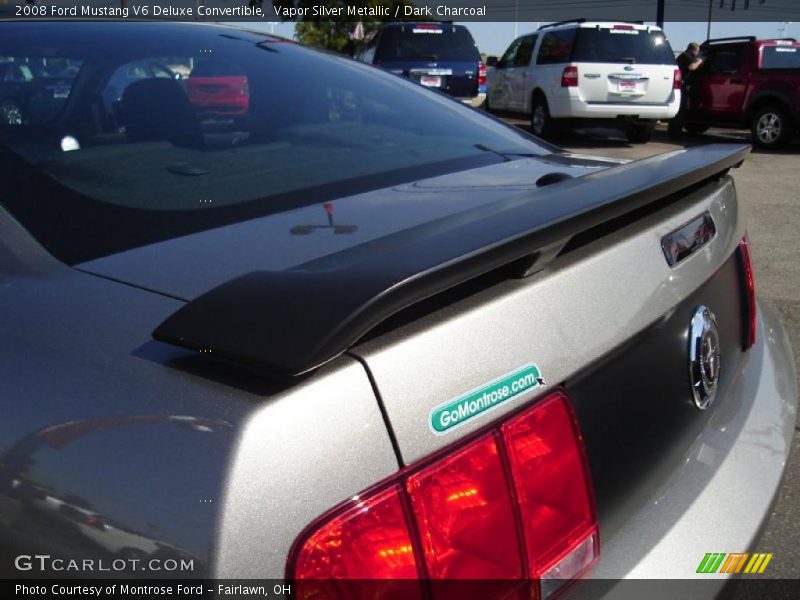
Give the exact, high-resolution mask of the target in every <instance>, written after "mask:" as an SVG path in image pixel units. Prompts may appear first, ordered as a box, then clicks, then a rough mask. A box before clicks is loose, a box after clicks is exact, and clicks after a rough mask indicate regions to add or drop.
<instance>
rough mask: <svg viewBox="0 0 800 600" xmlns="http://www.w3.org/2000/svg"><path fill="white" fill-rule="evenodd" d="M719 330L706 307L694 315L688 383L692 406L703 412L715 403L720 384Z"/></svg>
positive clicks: (690, 341) (690, 335)
mask: <svg viewBox="0 0 800 600" xmlns="http://www.w3.org/2000/svg"><path fill="white" fill-rule="evenodd" d="M719 371H720V351H719V330H718V329H717V319H716V317H714V313H712V312H711V310H710V309H709V308H708V307H706V306H700V307H698V308H697V310H696V311H695V312H694V316H693V317H692V324H691V327H690V330H689V381H691V383H692V397H693V399H694V404H695V406H696V407H697V408H699V409H700V410H705V409H706V408H708V407H709V406H710V405H711V403H712V402H713V401H714V396H715V395H716V393H717V384H718V383H719Z"/></svg>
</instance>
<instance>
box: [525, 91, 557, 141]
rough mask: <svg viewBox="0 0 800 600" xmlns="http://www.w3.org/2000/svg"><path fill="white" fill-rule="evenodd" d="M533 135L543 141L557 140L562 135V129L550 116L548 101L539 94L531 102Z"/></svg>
mask: <svg viewBox="0 0 800 600" xmlns="http://www.w3.org/2000/svg"><path fill="white" fill-rule="evenodd" d="M531 133H533V135H535V136H536V137H539V138H542V139H543V140H552V139H555V138H556V137H557V136H558V134H559V133H561V128H560V127H559V126H558V124H557V123H556V121H555V119H553V118H552V117H551V116H550V109H549V108H548V106H547V100H546V99H545V97H544V96H542V95H538V94H537V95H535V96H534V97H533V101H532V102H531Z"/></svg>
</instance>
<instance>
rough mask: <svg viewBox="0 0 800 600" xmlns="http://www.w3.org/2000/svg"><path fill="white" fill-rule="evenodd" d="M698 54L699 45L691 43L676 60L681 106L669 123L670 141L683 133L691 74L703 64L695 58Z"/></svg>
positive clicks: (701, 60)
mask: <svg viewBox="0 0 800 600" xmlns="http://www.w3.org/2000/svg"><path fill="white" fill-rule="evenodd" d="M698 52H700V45H699V44H696V43H695V42H692V43H690V44H689V45H688V46H686V50H684V51H683V52H681V53H680V54H679V55H678V58H677V62H678V68H679V69H680V70H681V106H680V108H679V109H678V114H677V115H675V117H673V118H672V119H671V120H670V122H669V126H668V133H669V137H671V138H672V139H676V138H679V137H680V136H681V133H682V132H683V120H684V117H685V113H686V102H687V100H688V98H687V96H688V95H689V87H690V86H689V84H690V83H691V79H692V75H693V73H694V72H695V71H697V69H699V68H700V65H702V64H703V59H702V58H699V57H698V56H697V53H698Z"/></svg>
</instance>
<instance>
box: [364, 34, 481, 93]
mask: <svg viewBox="0 0 800 600" xmlns="http://www.w3.org/2000/svg"><path fill="white" fill-rule="evenodd" d="M356 58H357V59H358V60H361V61H363V62H367V63H371V64H374V65H377V66H380V67H383V68H384V69H386V70H387V71H391V72H392V73H395V74H397V75H403V76H405V77H408V78H409V79H411V80H413V81H416V82H417V83H420V84H422V85H424V86H426V87H430V88H433V89H437V90H440V91H442V92H445V93H447V94H450V95H451V96H454V97H456V98H458V99H459V100H461V101H462V102H464V103H466V104H469V105H471V106H480V105H481V104H483V102H484V101H485V100H486V67H485V66H484V65H483V63H482V62H481V56H480V54H479V52H478V47H477V46H476V44H475V40H474V39H472V34H470V32H469V30H468V29H467V28H466V27H464V26H463V25H453V24H451V23H387V24H386V25H384V26H383V27H381V28H380V29H379V30H378V31H377V32H376V33H375V35H374V36H373V37H372V39H371V40H370V41H368V42H367V44H366V45H365V46H364V48H363V49H362V50H361V51H360V52H358V53H357V54H356Z"/></svg>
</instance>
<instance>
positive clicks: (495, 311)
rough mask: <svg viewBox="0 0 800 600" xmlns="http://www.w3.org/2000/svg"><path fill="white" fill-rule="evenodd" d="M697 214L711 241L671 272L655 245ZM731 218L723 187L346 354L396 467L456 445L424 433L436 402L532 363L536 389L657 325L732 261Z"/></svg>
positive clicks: (736, 229) (734, 233)
mask: <svg viewBox="0 0 800 600" xmlns="http://www.w3.org/2000/svg"><path fill="white" fill-rule="evenodd" d="M705 210H708V211H709V212H710V213H711V215H712V217H713V218H714V221H715V222H716V223H717V230H718V233H717V236H716V238H715V239H714V240H712V241H711V242H710V243H709V244H708V245H706V246H705V247H704V248H702V249H701V250H700V251H698V252H697V253H696V254H695V255H694V256H692V257H690V258H689V259H687V260H685V261H683V262H682V263H680V264H679V265H676V266H675V267H674V268H672V269H670V267H669V266H668V265H667V263H666V261H665V259H664V255H663V253H662V250H661V245H660V240H661V238H662V237H663V236H664V235H665V234H667V233H669V232H671V231H673V230H675V229H677V228H678V227H680V226H681V225H682V224H684V223H686V222H687V221H689V220H691V219H693V218H695V217H696V216H697V215H699V214H701V213H702V212H703V211H705ZM739 210H740V209H739V205H738V203H737V201H736V194H735V191H734V187H733V183H732V181H731V180H730V179H725V180H723V181H722V182H720V183H717V184H713V185H710V186H709V187H706V188H703V189H702V190H698V191H697V192H695V193H693V194H692V195H691V196H690V197H688V198H687V199H686V200H685V202H683V203H680V204H679V205H674V206H673V207H670V208H669V209H668V210H667V211H666V212H664V213H660V214H658V215H652V216H651V217H650V218H648V219H645V220H643V221H640V222H638V223H637V224H636V232H635V233H633V234H630V235H626V233H625V232H624V231H623V232H618V233H617V234H615V235H613V236H612V237H611V238H607V239H606V240H604V241H603V243H602V245H601V246H602V247H594V246H593V247H592V248H591V249H585V248H584V249H579V250H578V251H576V252H574V253H571V254H569V255H567V256H565V257H564V258H565V259H567V260H565V261H564V263H563V264H562V265H561V266H560V267H556V266H554V267H553V268H552V269H545V270H544V271H542V272H541V273H539V274H536V275H534V276H533V277H531V278H529V279H523V280H516V281H508V282H505V283H503V284H501V286H500V290H498V289H497V288H492V289H491V290H487V291H486V292H485V293H478V294H476V295H475V296H473V297H472V298H470V300H469V302H468V303H467V304H468V306H467V307H466V308H464V307H459V308H460V310H458V311H455V312H454V313H453V314H447V315H442V314H438V313H437V314H436V315H433V316H429V317H427V318H423V319H420V320H418V321H417V322H415V323H413V324H412V325H410V326H408V327H407V328H404V329H402V330H398V331H396V332H393V333H392V334H389V335H386V336H383V337H381V338H380V339H376V340H374V341H372V342H367V343H365V344H362V345H360V346H358V347H356V348H355V350H354V352H356V353H357V354H358V355H359V356H361V357H362V358H363V359H364V360H365V361H366V363H367V365H368V367H369V369H370V371H371V372H372V374H373V376H374V378H375V381H376V384H377V388H378V392H379V393H380V396H381V398H382V399H383V402H384V405H385V407H386V412H387V414H388V416H389V420H390V422H391V424H392V427H393V429H394V432H395V435H396V436H397V443H398V446H399V449H400V453H401V457H402V461H403V462H404V463H405V464H409V463H413V462H415V461H417V460H419V459H420V458H422V457H424V456H426V455H428V454H431V453H432V452H435V451H437V450H439V449H441V448H442V447H444V446H446V445H448V444H450V443H452V442H453V441H454V439H456V437H457V436H456V435H455V434H453V435H445V436H436V435H433V434H432V433H431V430H430V428H429V426H428V418H429V412H430V410H431V408H433V407H434V406H436V405H438V404H440V403H441V402H444V401H447V400H450V399H451V398H453V397H455V396H457V395H458V394H460V393H462V392H467V391H469V390H472V389H473V388H476V387H479V386H481V385H483V384H485V383H487V382H490V381H492V380H494V379H496V378H497V377H499V376H502V375H504V374H506V373H508V372H509V371H512V370H514V369H516V368H518V367H520V366H522V365H525V364H528V363H531V362H533V363H535V364H536V365H538V367H539V369H540V371H541V373H542V377H543V378H544V380H545V382H546V384H547V386H546V387H545V388H544V390H547V389H549V388H551V387H552V386H553V385H557V384H559V383H560V382H563V381H566V380H567V379H569V378H570V377H571V376H573V375H575V374H576V373H579V372H580V371H581V370H582V369H585V368H586V367H587V366H588V365H590V364H592V363H593V362H594V361H596V360H598V359H600V358H601V357H603V356H604V355H606V354H607V353H608V352H609V351H610V350H612V349H614V348H616V347H619V346H620V345H621V344H623V343H624V342H625V341H626V340H628V339H630V338H631V336H633V335H635V334H636V333H638V332H640V331H642V330H643V329H644V328H645V327H647V326H648V325H651V324H652V323H654V322H656V321H658V320H659V319H661V318H662V317H664V315H665V314H667V313H668V312H669V311H670V309H671V308H672V307H674V306H675V305H676V304H678V303H679V302H680V301H681V300H683V299H684V298H686V297H687V296H688V295H689V294H690V293H692V292H693V291H694V290H696V289H697V288H699V287H700V286H701V285H702V284H703V283H704V282H705V281H706V279H707V278H708V277H709V275H710V274H711V273H713V272H714V271H716V270H717V269H718V268H719V267H720V266H721V265H722V264H723V263H724V262H725V261H726V260H727V259H728V258H729V257H730V255H731V254H732V253H733V251H734V250H735V248H736V245H737V244H738V242H739V240H740V239H741V238H742V236H743V235H744V225H743V222H742V220H741V215H740V213H739ZM621 282H626V283H627V284H621ZM477 307H480V310H476V308H477ZM541 391H542V389H541V388H537V389H536V390H535V392H532V393H527V394H522V395H520V396H519V397H517V398H515V399H514V400H512V401H509V402H506V403H505V404H503V405H501V406H498V407H497V408H496V410H493V411H492V412H491V413H490V415H491V416H490V417H489V418H488V419H487V418H477V419H473V420H472V421H470V422H469V423H466V424H464V425H463V426H462V427H460V428H459V429H458V435H459V436H460V435H463V434H468V433H470V432H472V431H475V430H477V429H480V428H481V427H484V426H485V425H486V424H487V422H490V420H491V419H492V418H497V417H499V416H502V415H503V414H505V413H507V412H509V411H511V410H514V409H516V408H518V407H519V406H520V405H522V404H524V403H525V402H528V401H530V400H531V399H532V398H533V396H534V395H537V394H539V393H541Z"/></svg>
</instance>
